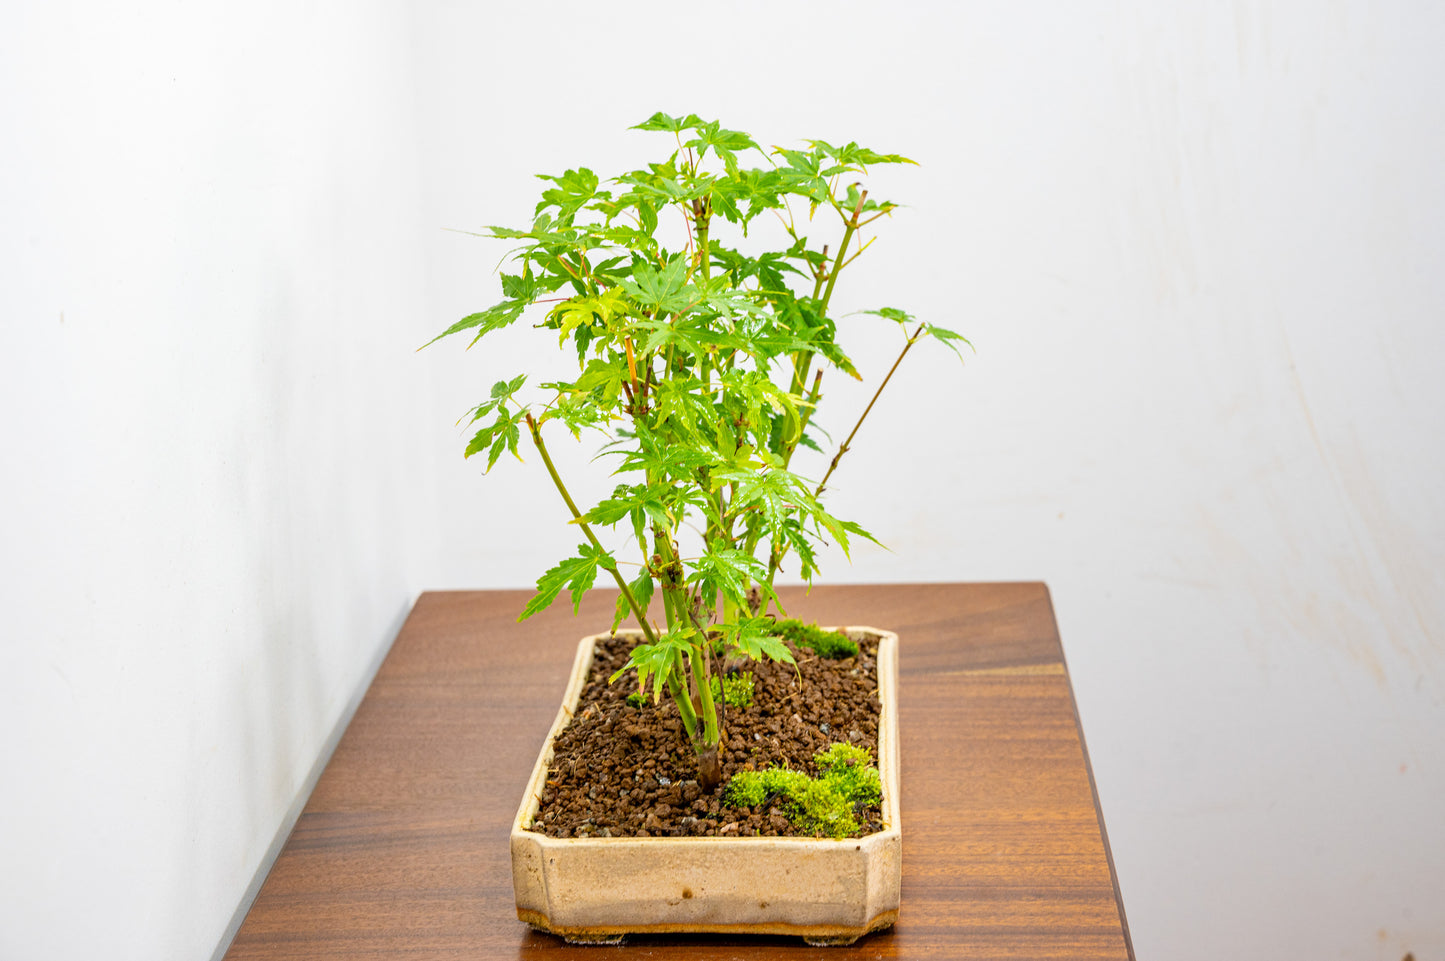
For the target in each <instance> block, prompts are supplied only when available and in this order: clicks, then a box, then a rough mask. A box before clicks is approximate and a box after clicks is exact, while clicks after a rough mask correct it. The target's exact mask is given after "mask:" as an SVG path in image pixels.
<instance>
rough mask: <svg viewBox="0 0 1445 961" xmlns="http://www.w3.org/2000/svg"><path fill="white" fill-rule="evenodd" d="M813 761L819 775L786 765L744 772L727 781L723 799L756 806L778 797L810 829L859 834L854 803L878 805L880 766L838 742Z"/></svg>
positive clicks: (822, 834) (820, 833) (797, 821)
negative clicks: (875, 765)
mask: <svg viewBox="0 0 1445 961" xmlns="http://www.w3.org/2000/svg"><path fill="white" fill-rule="evenodd" d="M813 760H814V761H815V762H817V765H818V777H816V778H811V777H808V775H806V774H804V773H803V772H801V771H789V770H787V769H785V768H768V769H767V770H764V771H739V772H738V773H737V774H734V775H733V776H732V779H731V780H730V781H729V782H728V786H727V788H726V790H725V791H724V792H723V800H724V802H726V803H727V804H730V805H732V806H733V807H757V806H758V805H760V804H764V803H766V802H767V801H768V800H770V799H773V798H777V799H779V800H780V801H781V804H780V805H779V806H780V807H781V808H782V809H783V810H784V811H785V812H786V813H787V815H788V819H789V820H790V821H792V822H793V824H795V825H797V827H798V828H800V829H801V830H803V831H805V832H807V833H808V834H811V835H813V836H815V837H830V838H846V837H850V836H852V835H855V834H857V833H858V831H859V830H860V827H859V824H858V819H857V818H856V817H855V816H854V810H855V805H857V804H860V803H861V804H865V805H868V804H877V803H878V801H879V799H880V798H881V797H882V791H881V788H880V783H879V779H878V769H877V768H875V767H873V766H871V765H870V764H869V763H868V752H867V751H865V750H863V749H862V748H859V747H854V746H853V745H851V744H842V743H839V744H834V745H832V746H831V747H829V748H828V750H826V751H824V752H823V753H821V754H818V755H816V756H815V757H814V758H813Z"/></svg>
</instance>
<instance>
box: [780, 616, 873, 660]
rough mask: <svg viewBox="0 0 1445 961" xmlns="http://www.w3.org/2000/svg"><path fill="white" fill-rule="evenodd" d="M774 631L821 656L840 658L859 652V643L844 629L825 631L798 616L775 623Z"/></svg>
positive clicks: (852, 655)
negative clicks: (851, 638) (849, 637)
mask: <svg viewBox="0 0 1445 961" xmlns="http://www.w3.org/2000/svg"><path fill="white" fill-rule="evenodd" d="M773 633H774V634H776V635H778V636H779V637H785V638H787V639H788V640H790V641H792V642H793V644H794V645H796V646H797V647H806V648H809V649H810V650H812V651H814V652H815V653H816V654H817V655H818V656H819V657H826V658H830V659H833V660H838V659H841V658H845V657H855V656H857V654H858V645H857V644H855V643H854V642H853V641H851V640H849V639H848V636H847V635H846V634H844V633H843V632H842V631H825V630H823V629H822V628H821V627H819V626H818V625H817V624H804V623H803V622H802V621H800V620H797V619H796V618H790V619H788V620H785V621H778V622H776V623H774V624H773Z"/></svg>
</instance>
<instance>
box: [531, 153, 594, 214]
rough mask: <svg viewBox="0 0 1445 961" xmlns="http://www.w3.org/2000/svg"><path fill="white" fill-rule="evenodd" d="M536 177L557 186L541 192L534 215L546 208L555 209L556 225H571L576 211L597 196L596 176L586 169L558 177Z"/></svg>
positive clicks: (570, 171) (572, 171)
mask: <svg viewBox="0 0 1445 961" xmlns="http://www.w3.org/2000/svg"><path fill="white" fill-rule="evenodd" d="M537 177H538V179H541V180H550V181H552V183H554V184H556V185H557V186H556V187H553V188H551V189H549V190H545V191H543V192H542V200H541V201H540V202H539V203H538V204H537V209H536V214H538V215H540V214H541V213H542V211H544V210H546V209H547V208H548V207H556V208H557V223H558V224H563V225H571V223H572V218H573V217H574V216H576V214H577V211H579V210H581V209H582V207H583V205H584V204H586V203H587V202H588V201H589V200H591V199H592V198H593V197H595V196H597V175H596V174H595V173H593V172H592V171H590V170H588V169H587V168H586V167H582V168H581V169H579V170H569V171H567V172H566V173H564V174H562V176H560V177H553V176H549V175H547V174H538V175H537Z"/></svg>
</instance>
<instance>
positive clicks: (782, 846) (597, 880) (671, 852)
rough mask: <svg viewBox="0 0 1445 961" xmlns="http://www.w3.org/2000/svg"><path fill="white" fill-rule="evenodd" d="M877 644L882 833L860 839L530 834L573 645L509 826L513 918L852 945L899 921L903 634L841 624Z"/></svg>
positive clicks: (571, 694) (575, 937) (605, 932)
mask: <svg viewBox="0 0 1445 961" xmlns="http://www.w3.org/2000/svg"><path fill="white" fill-rule="evenodd" d="M841 630H842V631H844V632H845V633H846V634H848V636H849V637H851V638H853V639H854V640H862V639H877V641H878V658H877V664H878V696H879V700H880V702H881V704H880V710H879V720H878V771H879V774H880V776H881V781H882V794H883V797H882V809H883V830H881V831H878V832H876V833H874V834H869V835H866V836H864V837H861V838H848V839H845V840H841V841H838V840H832V839H827V838H782V837H751V838H749V837H737V838H713V837H704V838H551V837H547V836H545V835H543V834H541V833H539V832H536V831H531V830H528V825H530V824H531V823H532V818H533V817H534V816H535V815H536V813H537V810H538V808H539V806H540V798H541V795H542V790H543V787H544V785H545V783H546V778H547V767H548V765H549V764H550V763H551V760H552V739H553V738H554V737H555V736H556V735H557V733H558V732H559V731H561V730H562V728H564V727H565V726H566V725H567V723H568V721H569V720H570V719H571V717H572V713H573V712H574V711H575V710H576V708H577V704H578V701H579V699H580V698H581V695H582V689H583V687H584V686H585V685H586V683H587V675H588V672H589V671H590V670H591V667H592V648H593V643H594V642H595V641H596V640H597V639H599V638H602V637H606V636H607V635H603V634H598V635H593V636H591V637H586V638H583V639H582V641H581V643H580V644H578V646H577V657H576V660H575V661H574V662H573V666H572V675H571V679H570V681H569V683H568V685H567V692H566V694H565V696H564V697H563V700H562V707H561V709H560V710H559V711H558V712H557V719H556V720H555V721H554V722H553V724H552V729H551V731H549V732H548V734H547V740H546V743H545V744H544V745H543V748H542V753H541V755H540V756H539V757H538V758H537V763H536V765H535V766H534V767H533V769H532V778H531V780H530V781H529V782H528V785H527V791H526V794H525V795H524V796H523V799H522V804H521V807H520V808H518V810H517V817H516V820H515V821H514V822H513V823H512V834H511V844H512V886H513V889H514V891H515V894H516V900H517V917H518V918H520V919H521V920H523V921H525V922H527V923H528V924H530V925H532V926H533V927H534V928H536V929H538V930H541V931H546V932H550V933H552V934H557V935H561V936H562V937H564V938H566V939H567V940H568V941H573V942H616V941H619V940H621V939H622V937H623V936H624V935H627V934H632V933H677V932H712V933H727V934H773V935H777V934H784V935H798V936H801V937H803V938H804V939H806V940H807V941H808V942H809V943H810V944H851V943H852V942H853V941H855V940H857V939H858V938H859V937H860V936H862V935H864V934H867V933H868V932H870V931H877V930H880V929H883V928H887V927H889V926H891V925H892V924H893V922H894V921H895V920H897V918H898V904H899V886H900V878H901V875H902V836H901V829H900V822H899V814H898V702H897V683H898V636H897V635H896V634H893V633H890V632H888V631H880V630H875V629H873V628H870V627H846V628H841Z"/></svg>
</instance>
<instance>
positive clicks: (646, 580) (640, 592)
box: [612, 567, 653, 631]
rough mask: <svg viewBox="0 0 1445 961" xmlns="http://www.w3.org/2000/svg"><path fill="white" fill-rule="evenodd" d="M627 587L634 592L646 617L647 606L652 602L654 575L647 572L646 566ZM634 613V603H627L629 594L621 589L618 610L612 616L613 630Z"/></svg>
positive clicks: (633, 594)
mask: <svg viewBox="0 0 1445 961" xmlns="http://www.w3.org/2000/svg"><path fill="white" fill-rule="evenodd" d="M627 589H628V590H629V591H631V592H632V599H633V600H635V601H637V606H638V607H640V608H642V616H643V617H646V616H647V606H648V605H649V604H650V603H651V602H652V590H653V584H652V575H651V574H649V573H648V572H647V568H645V567H644V568H643V569H642V570H640V571H638V572H637V577H636V579H635V580H633V581H631V582H630V583H628V585H627ZM632 613H633V611H632V605H630V604H628V603H627V596H626V595H625V594H623V593H621V592H620V591H619V592H618V594H617V610H616V611H615V612H614V615H613V618H612V630H613V631H616V630H617V626H618V625H619V624H621V623H622V622H623V621H625V620H627V617H628V615H629V614H632Z"/></svg>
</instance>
